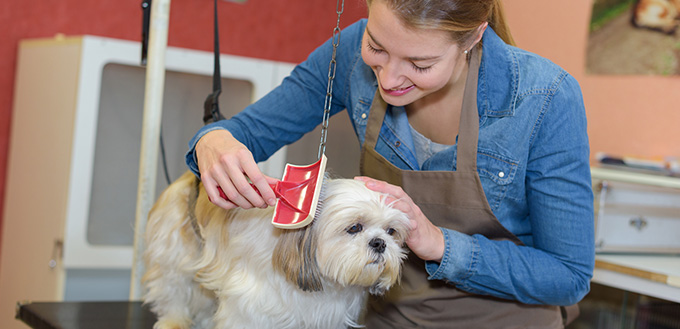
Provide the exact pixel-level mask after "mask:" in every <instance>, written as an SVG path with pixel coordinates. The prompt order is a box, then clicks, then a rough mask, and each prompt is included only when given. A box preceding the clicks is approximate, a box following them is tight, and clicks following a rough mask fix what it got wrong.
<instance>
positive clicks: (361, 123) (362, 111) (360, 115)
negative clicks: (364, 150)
mask: <svg viewBox="0 0 680 329" xmlns="http://www.w3.org/2000/svg"><path fill="white" fill-rule="evenodd" d="M370 108H371V101H370V100H364V99H358V100H357V101H356V103H355V104H354V106H353V108H352V113H351V117H352V121H353V122H354V128H355V129H356V131H357V135H358V136H359V142H360V143H361V144H362V145H363V143H364V137H365V136H364V135H365V134H366V124H367V123H368V114H369V110H370Z"/></svg>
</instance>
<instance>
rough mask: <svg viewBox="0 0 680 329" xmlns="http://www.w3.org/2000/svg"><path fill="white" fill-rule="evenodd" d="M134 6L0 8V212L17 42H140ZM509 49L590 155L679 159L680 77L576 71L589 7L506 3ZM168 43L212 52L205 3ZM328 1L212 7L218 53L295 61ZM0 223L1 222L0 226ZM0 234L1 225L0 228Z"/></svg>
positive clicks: (324, 18)
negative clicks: (575, 110) (552, 69)
mask: <svg viewBox="0 0 680 329" xmlns="http://www.w3.org/2000/svg"><path fill="white" fill-rule="evenodd" d="M346 2H347V3H346V5H345V14H344V16H343V17H342V26H346V25H347V24H349V23H350V22H352V21H354V20H356V19H357V18H359V17H362V16H364V15H365V8H364V5H363V0H346ZM140 3H141V0H121V1H82V0H61V1H41V2H39V3H36V2H34V1H25V0H3V1H0V31H3V32H2V37H1V38H2V42H0V72H2V73H3V74H2V75H0V214H1V213H2V206H3V205H2V202H3V200H4V186H5V172H6V163H7V152H8V150H7V148H8V142H9V136H10V135H9V128H10V123H11V114H12V95H13V86H14V72H15V65H16V53H17V44H18V41H19V40H21V39H24V38H35V37H51V36H54V35H55V34H57V33H63V34H66V35H82V34H92V35H100V36H107V37H114V38H121V39H128V40H137V41H138V40H139V39H140V34H141V31H140V24H141V23H140V22H141V9H140ZM505 3H506V5H505V6H506V11H507V14H508V18H509V21H510V25H511V28H512V30H513V34H514V36H515V39H516V41H517V43H518V45H519V46H520V47H522V48H524V49H527V50H529V51H533V52H536V53H538V54H540V55H542V56H544V57H548V58H550V59H552V60H553V61H554V62H556V63H557V64H559V65H561V66H562V67H564V68H565V69H566V70H567V71H569V72H571V73H572V74H573V75H574V76H575V77H576V79H578V80H579V82H580V83H581V86H582V88H583V93H584V97H585V103H586V108H587V114H588V119H589V129H588V130H589V134H590V140H591V148H592V151H593V154H594V153H595V152H597V151H608V152H612V153H618V154H638V155H647V156H652V155H675V156H680V142H677V141H679V140H680V129H677V126H678V122H680V107H679V106H678V104H680V77H677V76H676V77H671V78H660V77H645V76H625V77H621V76H619V77H617V76H588V75H586V73H585V56H584V54H585V51H586V42H587V34H588V32H587V26H588V21H589V16H590V6H591V4H592V1H591V0H573V1H570V2H568V3H567V2H563V1H544V0H512V1H506V2H505ZM171 6H172V8H171V17H170V31H169V41H168V43H169V44H170V45H171V46H176V47H186V48H193V49H200V50H211V49H212V39H211V38H212V30H211V24H212V16H211V15H212V1H210V0H175V1H172V5H171ZM334 11H335V1H331V0H326V1H320V0H314V1H306V0H286V1H271V0H270V1H262V0H248V2H247V3H245V4H234V3H230V2H224V1H220V3H219V15H220V22H221V29H220V30H221V33H222V35H221V43H222V45H221V50H222V52H223V53H228V54H234V55H242V56H250V57H259V58H266V59H274V60H280V61H289V62H300V61H302V60H304V58H305V57H306V55H307V53H309V51H311V50H312V49H313V48H315V47H316V46H317V45H318V44H319V43H321V42H322V41H324V40H325V39H327V38H329V37H330V35H331V30H332V27H333V25H334V22H335V12H334ZM1 221H2V218H0V224H1ZM0 227H1V226H0Z"/></svg>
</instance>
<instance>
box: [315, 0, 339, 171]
mask: <svg viewBox="0 0 680 329" xmlns="http://www.w3.org/2000/svg"><path fill="white" fill-rule="evenodd" d="M344 10H345V0H336V2H335V13H336V14H338V19H337V21H336V23H335V28H334V29H333V36H332V38H331V43H332V44H333V55H332V56H331V61H330V63H328V85H327V86H326V100H325V101H324V106H323V121H322V123H321V141H320V142H319V154H318V159H321V155H322V154H324V153H326V136H327V135H328V120H329V119H330V116H331V101H332V100H333V79H335V68H336V64H337V62H336V60H335V55H336V53H337V50H338V45H339V44H340V15H342V12H343V11H344Z"/></svg>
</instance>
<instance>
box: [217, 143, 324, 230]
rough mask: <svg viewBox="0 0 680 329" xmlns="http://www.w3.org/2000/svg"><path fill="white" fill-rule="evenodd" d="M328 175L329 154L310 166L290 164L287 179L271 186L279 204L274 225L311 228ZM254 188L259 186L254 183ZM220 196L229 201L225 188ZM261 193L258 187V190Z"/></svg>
mask: <svg viewBox="0 0 680 329" xmlns="http://www.w3.org/2000/svg"><path fill="white" fill-rule="evenodd" d="M325 172H326V155H324V154H322V155H321V159H319V161H317V162H315V163H313V164H311V165H308V166H296V165H291V164H286V168H285V170H284V173H283V178H281V180H280V181H278V182H276V184H270V185H269V186H270V187H271V188H272V190H274V194H276V197H277V202H276V208H275V209H274V216H273V217H272V225H274V226H276V227H278V228H284V229H294V228H300V227H303V226H306V225H308V224H309V223H311V221H312V220H313V219H314V217H315V216H316V214H317V212H319V211H320V209H321V208H320V207H319V206H318V205H319V195H320V194H321V190H322V187H323V179H324V177H325ZM251 185H252V186H253V188H255V185H253V184H251ZM218 189H219V192H220V196H221V197H222V198H224V199H227V196H226V195H225V194H224V191H222V189H221V188H218ZM255 190H256V191H257V188H255Z"/></svg>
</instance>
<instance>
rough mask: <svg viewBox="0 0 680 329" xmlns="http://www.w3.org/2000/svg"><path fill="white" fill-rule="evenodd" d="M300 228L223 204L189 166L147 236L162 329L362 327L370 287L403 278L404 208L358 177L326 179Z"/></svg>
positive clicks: (151, 298)
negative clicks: (305, 223) (315, 205)
mask: <svg viewBox="0 0 680 329" xmlns="http://www.w3.org/2000/svg"><path fill="white" fill-rule="evenodd" d="M319 207H321V211H320V213H318V215H317V216H316V217H315V218H314V220H313V221H312V223H311V224H309V225H308V226H306V227H304V228H300V229H291V230H289V229H279V228H275V227H274V226H273V225H272V224H271V218H272V215H273V208H272V207H270V208H267V209H259V208H254V209H249V210H245V209H240V208H237V209H234V210H229V211H227V210H224V209H222V208H219V207H217V206H215V205H214V204H212V203H211V202H210V201H209V200H208V197H207V195H206V193H205V190H204V189H203V187H202V185H200V183H199V182H198V179H197V178H196V177H195V176H194V175H193V174H192V173H191V172H187V173H186V174H184V175H183V176H182V177H180V178H179V179H178V180H177V181H175V182H174V183H173V184H171V185H170V186H169V187H168V188H167V189H166V190H165V191H164V192H163V193H162V194H161V195H160V197H159V198H158V200H157V202H156V204H155V205H154V206H153V208H152V209H151V211H150V213H149V219H148V223H147V228H146V233H145V239H146V249H145V252H144V260H145V264H146V269H147V271H146V273H145V275H144V278H143V282H144V285H145V288H146V293H145V296H144V300H145V303H147V304H148V305H150V308H151V310H152V311H153V312H154V313H155V314H156V315H157V316H158V321H157V322H156V324H155V325H154V328H155V329H189V328H219V329H226V328H279V329H280V328H296V329H300V328H323V329H332V328H347V327H348V326H349V327H357V326H359V324H358V323H357V321H358V319H359V317H360V316H361V314H362V313H361V312H362V310H363V309H364V304H365V300H366V298H367V296H368V293H370V294H374V295H381V294H384V293H385V292H386V291H387V290H388V289H390V287H391V286H393V285H395V284H398V282H399V278H400V273H401V265H402V263H403V261H404V259H405V258H406V254H407V252H406V250H405V249H404V247H403V244H404V242H405V239H406V238H407V236H408V229H409V223H408V219H407V218H406V215H405V214H404V213H403V212H401V211H399V210H396V209H394V208H393V207H391V205H390V204H388V203H387V201H385V198H384V197H383V196H382V195H381V194H379V193H377V192H374V191H371V190H369V189H368V188H366V186H365V185H364V184H363V183H362V182H359V181H356V180H352V179H330V178H326V179H324V183H323V192H322V194H321V196H320V203H319Z"/></svg>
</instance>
